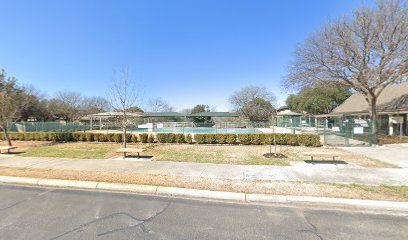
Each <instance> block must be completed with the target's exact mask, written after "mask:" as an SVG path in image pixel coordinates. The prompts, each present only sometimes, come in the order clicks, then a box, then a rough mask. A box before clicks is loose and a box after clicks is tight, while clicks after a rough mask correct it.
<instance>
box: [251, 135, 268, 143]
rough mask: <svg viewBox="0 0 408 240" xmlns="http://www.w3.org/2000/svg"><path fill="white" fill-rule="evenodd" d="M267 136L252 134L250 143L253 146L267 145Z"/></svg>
mask: <svg viewBox="0 0 408 240" xmlns="http://www.w3.org/2000/svg"><path fill="white" fill-rule="evenodd" d="M265 139H266V134H250V142H251V144H253V145H260V144H265V142H266V141H265Z"/></svg>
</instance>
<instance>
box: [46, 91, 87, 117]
mask: <svg viewBox="0 0 408 240" xmlns="http://www.w3.org/2000/svg"><path fill="white" fill-rule="evenodd" d="M82 101H83V97H82V95H81V94H80V93H78V92H69V91H60V92H57V93H56V96H55V98H54V99H52V100H51V101H50V108H51V109H52V111H53V114H54V115H55V116H57V117H59V118H62V119H64V120H65V121H67V122H68V121H71V122H72V121H74V120H76V119H77V118H78V117H80V116H81V111H80V109H81V105H82Z"/></svg>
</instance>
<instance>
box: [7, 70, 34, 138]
mask: <svg viewBox="0 0 408 240" xmlns="http://www.w3.org/2000/svg"><path fill="white" fill-rule="evenodd" d="M26 96H27V95H26V94H25V92H24V89H23V88H21V87H20V86H18V84H17V79H16V78H15V77H7V76H6V73H5V71H4V70H1V72H0V128H1V130H2V131H3V133H4V137H5V139H6V141H7V144H8V145H9V146H12V143H11V139H10V137H9V135H8V129H7V123H8V122H12V121H16V120H19V119H20V117H21V112H22V110H23V109H24V107H25V105H26V103H27V100H26Z"/></svg>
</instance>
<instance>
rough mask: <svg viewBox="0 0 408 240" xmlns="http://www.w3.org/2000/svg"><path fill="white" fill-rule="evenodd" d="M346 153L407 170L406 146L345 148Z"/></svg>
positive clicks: (407, 148) (407, 154)
mask: <svg viewBox="0 0 408 240" xmlns="http://www.w3.org/2000/svg"><path fill="white" fill-rule="evenodd" d="M342 149H344V150H346V151H349V152H352V153H356V154H361V155H364V156H366V157H369V158H373V159H377V160H380V161H382V162H386V163H390V164H394V165H396V166H398V167H401V168H408V144H406V143H405V144H389V145H384V146H380V147H347V148H346V147H345V148H342Z"/></svg>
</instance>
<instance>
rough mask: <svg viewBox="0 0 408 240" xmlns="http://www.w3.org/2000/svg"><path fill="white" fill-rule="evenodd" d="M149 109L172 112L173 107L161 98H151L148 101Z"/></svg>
mask: <svg viewBox="0 0 408 240" xmlns="http://www.w3.org/2000/svg"><path fill="white" fill-rule="evenodd" d="M149 109H150V111H152V112H173V111H174V108H173V107H172V106H170V105H169V104H168V103H167V102H166V101H165V100H164V99H163V98H160V97H158V98H153V99H151V100H150V101H149Z"/></svg>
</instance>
